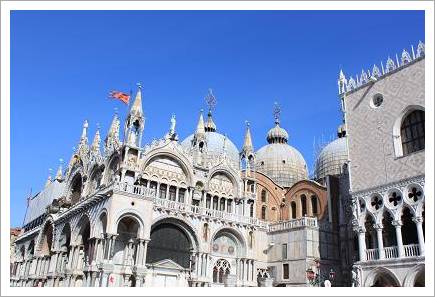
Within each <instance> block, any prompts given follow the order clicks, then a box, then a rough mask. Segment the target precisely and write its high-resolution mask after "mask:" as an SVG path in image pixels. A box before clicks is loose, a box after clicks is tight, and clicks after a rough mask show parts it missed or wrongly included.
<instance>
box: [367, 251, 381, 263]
mask: <svg viewBox="0 0 435 297" xmlns="http://www.w3.org/2000/svg"><path fill="white" fill-rule="evenodd" d="M366 259H367V261H372V260H378V259H379V250H378V249H368V250H366Z"/></svg>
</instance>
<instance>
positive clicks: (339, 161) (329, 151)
mask: <svg viewBox="0 0 435 297" xmlns="http://www.w3.org/2000/svg"><path fill="white" fill-rule="evenodd" d="M347 160H348V154H347V142H346V137H340V138H337V139H336V140H334V141H332V142H331V143H329V144H328V145H326V146H325V147H324V148H323V149H322V150H321V152H320V154H319V156H318V157H317V159H316V163H315V168H314V176H315V178H316V179H322V178H325V177H326V176H327V175H338V174H341V173H342V171H343V165H344V163H345V162H346V161H347Z"/></svg>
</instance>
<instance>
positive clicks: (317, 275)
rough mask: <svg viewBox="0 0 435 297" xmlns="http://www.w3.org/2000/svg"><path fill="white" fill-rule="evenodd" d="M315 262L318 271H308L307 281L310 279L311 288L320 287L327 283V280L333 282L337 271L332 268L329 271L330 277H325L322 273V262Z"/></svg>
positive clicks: (317, 260)
mask: <svg viewBox="0 0 435 297" xmlns="http://www.w3.org/2000/svg"><path fill="white" fill-rule="evenodd" d="M314 262H315V266H316V271H314V270H313V269H312V268H311V267H309V268H308V269H307V271H306V273H307V279H308V282H309V284H310V286H312V287H320V286H321V284H322V283H324V282H325V280H329V281H331V282H332V281H333V280H334V278H335V271H334V270H333V269H332V268H331V269H330V270H329V274H328V277H325V276H323V275H322V273H321V269H320V260H319V259H316V260H314Z"/></svg>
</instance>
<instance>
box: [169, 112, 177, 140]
mask: <svg viewBox="0 0 435 297" xmlns="http://www.w3.org/2000/svg"><path fill="white" fill-rule="evenodd" d="M176 124H177V121H176V120H175V114H173V115H172V117H171V128H170V129H169V134H171V135H174V133H175V125H176Z"/></svg>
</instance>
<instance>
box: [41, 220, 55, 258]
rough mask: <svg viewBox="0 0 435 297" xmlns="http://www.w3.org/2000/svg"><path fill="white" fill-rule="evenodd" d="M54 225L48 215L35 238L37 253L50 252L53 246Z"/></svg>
mask: <svg viewBox="0 0 435 297" xmlns="http://www.w3.org/2000/svg"><path fill="white" fill-rule="evenodd" d="M55 230H56V229H55V226H54V220H53V218H52V217H51V216H49V217H48V218H47V219H46V220H45V222H44V224H43V225H42V227H41V230H40V231H39V235H38V238H37V241H36V242H37V247H36V250H37V251H38V254H40V255H42V254H50V253H51V251H52V250H53V248H54V243H55V238H56V235H55Z"/></svg>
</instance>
